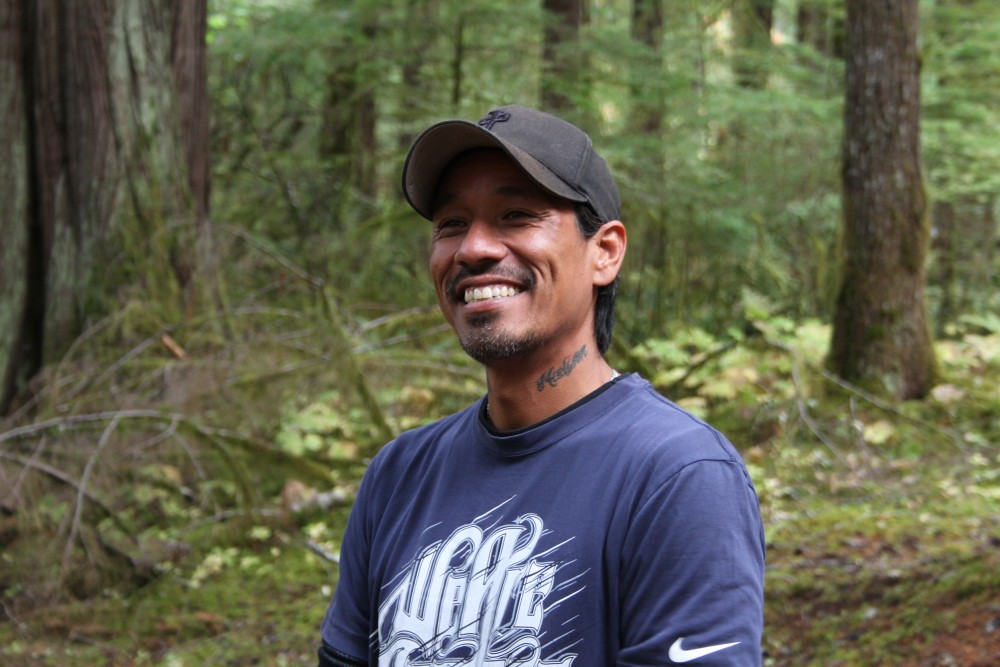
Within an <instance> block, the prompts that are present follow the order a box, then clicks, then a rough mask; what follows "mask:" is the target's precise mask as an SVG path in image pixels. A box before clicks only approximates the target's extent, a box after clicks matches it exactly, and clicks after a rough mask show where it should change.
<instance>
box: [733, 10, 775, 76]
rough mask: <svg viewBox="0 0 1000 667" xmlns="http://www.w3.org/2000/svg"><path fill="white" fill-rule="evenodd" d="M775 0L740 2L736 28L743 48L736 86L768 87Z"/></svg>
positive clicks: (738, 58) (736, 69)
mask: <svg viewBox="0 0 1000 667" xmlns="http://www.w3.org/2000/svg"><path fill="white" fill-rule="evenodd" d="M773 25H774V0H737V1H736V4H735V5H734V7H733V27H734V32H735V38H736V46H737V48H738V49H739V51H738V52H737V54H736V56H735V61H734V63H733V73H734V74H735V75H736V83H737V84H739V85H740V86H742V87H744V88H756V89H763V88H765V87H767V79H768V58H769V57H770V53H769V52H770V50H771V28H772V27H773Z"/></svg>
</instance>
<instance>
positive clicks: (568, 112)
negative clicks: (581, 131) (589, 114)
mask: <svg viewBox="0 0 1000 667" xmlns="http://www.w3.org/2000/svg"><path fill="white" fill-rule="evenodd" d="M542 7H543V9H544V10H545V31H544V41H543V48H542V85H541V98H542V108H543V109H544V110H546V111H551V112H554V113H557V114H559V115H563V116H568V117H570V118H577V122H580V121H579V118H578V117H575V116H574V113H573V112H575V111H577V107H578V104H577V102H578V101H579V100H575V99H574V97H578V96H579V95H574V91H579V90H580V89H581V83H582V81H581V78H582V73H583V72H584V71H585V64H584V63H583V62H581V49H580V29H581V27H582V26H583V23H584V19H585V17H586V14H585V5H584V2H583V0H543V2H542ZM584 106H585V105H584ZM580 111H582V112H583V113H586V111H587V109H586V108H584V109H582V110H580Z"/></svg>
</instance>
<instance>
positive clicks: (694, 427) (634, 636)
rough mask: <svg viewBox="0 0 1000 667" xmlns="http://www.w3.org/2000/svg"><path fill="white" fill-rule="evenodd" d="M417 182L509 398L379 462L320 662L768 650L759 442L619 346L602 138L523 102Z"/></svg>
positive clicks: (725, 658) (430, 165)
mask: <svg viewBox="0 0 1000 667" xmlns="http://www.w3.org/2000/svg"><path fill="white" fill-rule="evenodd" d="M403 189H404V192H405V195H406V198H407V200H408V201H409V202H410V204H411V205H412V206H413V208H414V209H415V210H416V211H417V213H419V214H420V215H422V216H423V217H425V218H428V219H429V220H431V221H432V223H433V232H432V234H433V237H432V238H433V241H432V249H431V258H430V273H431V277H432V279H433V282H434V288H435V290H436V292H437V298H438V303H439V305H440V307H441V311H442V312H443V313H444V316H445V317H446V318H447V320H448V322H449V323H450V324H451V326H452V327H453V328H454V330H455V333H456V334H457V335H458V339H459V341H460V342H461V344H462V347H463V348H464V349H465V351H466V352H467V353H468V354H469V355H471V356H472V357H473V358H475V359H476V360H477V361H479V362H481V363H482V364H483V366H484V367H485V368H486V379H487V387H488V391H487V394H486V396H484V397H483V398H482V399H481V400H479V401H477V402H476V403H475V404H473V405H472V406H470V407H469V408H467V409H465V410H464V411H462V412H460V413H458V414H455V415H452V416H451V417H448V418H446V419H443V420H441V421H438V422H435V423H433V424H429V425H427V426H424V427H422V428H418V429H416V430H414V431H410V432H408V433H404V434H403V435H401V436H400V437H399V438H397V439H396V440H395V441H393V442H392V443H390V444H388V445H387V446H386V447H384V448H383V449H382V451H381V452H380V453H379V454H378V455H377V456H376V457H375V459H374V460H373V461H372V463H371V466H370V467H369V469H368V471H367V473H366V474H365V478H364V480H363V481H362V483H361V487H360V489H359V491H358V496H357V500H356V503H355V507H354V510H353V512H352V514H351V518H350V520H349V522H348V526H347V532H346V534H345V536H344V541H343V548H342V550H341V574H340V582H339V585H338V588H337V591H336V593H335V595H334V598H333V602H332V604H331V605H330V608H329V610H328V611H327V614H326V617H325V619H324V621H323V625H322V640H323V644H322V647H321V649H320V652H319V653H320V665H321V666H323V667H329V666H341V667H342V666H345V665H346V666H354V665H374V664H376V663H377V664H379V665H495V666H501V665H562V666H563V667H570V666H572V667H589V666H594V667H597V666H601V667H607V666H609V665H669V664H674V663H689V664H696V665H759V664H760V661H761V654H760V641H761V632H762V617H763V568H764V537H763V528H762V525H761V521H760V515H759V512H758V507H757V498H756V495H755V493H754V489H753V486H752V484H751V482H750V478H749V476H748V475H747V472H746V469H745V468H744V466H743V464H742V462H741V460H740V457H739V455H738V454H737V452H736V451H735V450H734V449H733V447H732V445H730V444H729V442H728V441H727V440H726V439H725V438H724V437H723V436H721V435H720V434H719V433H718V432H716V431H715V430H713V429H712V428H711V427H709V426H707V425H706V424H704V423H703V422H701V421H699V420H698V419H696V418H694V417H692V416H691V415H689V414H687V413H686V412H684V411H683V410H681V409H680V408H678V407H677V406H676V405H674V404H673V403H670V402H669V401H667V400H666V399H664V398H663V397H661V396H659V395H658V394H657V393H656V392H655V391H654V390H653V388H652V387H651V386H650V385H649V384H648V383H647V382H646V381H644V380H643V379H641V378H640V377H638V376H637V375H625V376H620V375H619V374H618V373H617V372H616V371H614V370H613V369H612V368H611V367H610V366H609V365H608V363H607V361H606V360H605V359H604V356H603V354H604V352H605V351H606V349H607V347H608V345H609V343H610V334H611V327H612V324H613V302H614V293H615V287H616V284H617V275H618V271H619V269H620V268H621V264H622V260H623V258H624V255H625V246H626V234H625V227H624V225H623V224H622V223H621V222H620V221H619V217H620V214H619V206H620V204H619V195H618V189H617V187H616V186H615V183H614V180H613V178H612V177H611V174H610V172H609V171H608V168H607V165H606V164H605V162H604V160H603V159H602V158H601V157H600V156H598V155H597V153H596V152H595V151H594V149H593V146H592V145H591V141H590V138H589V137H588V136H587V135H586V134H584V133H583V132H582V131H581V130H579V129H578V128H576V127H574V126H573V125H571V124H569V123H567V122H565V121H563V120H560V119H558V118H556V117H554V116H551V115H548V114H544V113H541V112H539V111H535V110H532V109H527V108H524V107H519V106H507V107H502V108H499V109H495V110H493V111H491V112H490V113H489V114H487V115H486V116H485V117H484V118H483V119H482V120H480V121H479V123H478V124H476V123H469V122H465V121H446V122H443V123H439V124H437V125H434V126H432V127H430V128H429V129H427V130H426V131H425V132H424V133H423V134H421V135H420V136H419V137H418V138H417V140H416V142H415V143H414V145H413V147H412V148H411V149H410V154H409V156H408V157H407V160H406V164H405V166H404V167H403Z"/></svg>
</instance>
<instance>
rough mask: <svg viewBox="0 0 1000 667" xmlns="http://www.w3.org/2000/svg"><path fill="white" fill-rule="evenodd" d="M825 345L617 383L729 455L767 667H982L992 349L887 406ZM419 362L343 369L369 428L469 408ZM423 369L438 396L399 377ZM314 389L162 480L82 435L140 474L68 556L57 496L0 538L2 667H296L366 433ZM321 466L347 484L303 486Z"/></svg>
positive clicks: (329, 481) (991, 495)
mask: <svg viewBox="0 0 1000 667" xmlns="http://www.w3.org/2000/svg"><path fill="white" fill-rule="evenodd" d="M392 335H393V333H392V332H388V333H387V336H392ZM828 340H829V330H828V329H827V328H826V327H823V326H821V325H818V324H813V323H806V324H799V325H795V324H793V323H791V322H782V321H780V320H778V319H776V318H768V319H766V320H760V321H756V322H754V324H753V327H747V328H746V329H745V331H742V332H734V333H732V334H731V335H730V336H729V337H728V338H726V339H725V340H719V339H715V338H713V337H711V336H708V335H706V334H704V333H702V332H697V331H689V332H679V333H677V334H675V336H674V337H673V338H672V339H671V340H669V341H667V340H663V341H655V340H654V341H647V342H646V343H644V344H643V345H640V346H638V347H637V348H635V349H633V350H628V351H622V352H621V353H620V358H619V359H618V360H617V364H616V365H618V366H619V368H621V369H623V370H625V369H629V368H630V367H631V368H634V369H638V370H641V371H642V372H643V374H644V375H645V376H646V377H649V378H650V379H651V380H652V381H653V382H654V383H655V384H656V385H657V386H658V387H659V388H660V389H661V390H662V391H663V392H664V393H666V394H667V395H669V396H671V397H673V398H675V399H676V400H677V401H678V402H679V403H681V404H683V405H685V406H686V407H688V408H689V409H691V410H693V411H695V412H697V413H700V414H702V415H704V416H705V417H706V418H708V419H709V420H710V421H711V422H712V423H713V424H715V425H717V426H719V427H720V429H721V430H723V431H725V432H726V433H727V434H728V435H730V437H731V439H732V440H733V441H734V442H735V443H737V445H738V446H739V447H740V449H741V450H742V452H743V455H744V457H745V459H746V461H747V463H748V467H749V468H750V471H751V474H752V476H753V478H754V480H755V483H756V485H757V489H758V492H759V495H760V500H761V510H762V514H763V517H764V521H765V526H766V530H767V538H768V543H769V550H768V573H767V608H766V629H765V637H764V646H763V649H764V651H765V664H767V665H774V666H786V665H787V666H801V665H822V666H833V665H844V666H853V665H919V666H924V665H926V666H942V667H944V666H949V665H961V666H985V665H996V664H1000V555H998V554H1000V447H998V442H1000V437H998V435H1000V396H998V392H997V378H998V376H1000V373H998V371H1000V335H998V334H997V332H995V331H993V332H990V331H983V330H977V329H975V328H970V329H969V330H967V331H962V332H955V335H954V336H952V337H951V338H949V339H948V340H945V341H942V342H940V343H939V345H938V351H939V359H940V361H941V371H942V374H941V379H940V383H939V384H938V386H937V387H935V390H934V392H932V395H931V396H929V397H928V398H927V399H925V400H924V401H919V402H910V403H905V404H886V403H884V402H882V401H879V400H878V399H876V398H875V397H872V396H868V395H867V394H865V392H863V391H862V390H860V389H858V388H854V387H851V386H849V385H847V384H846V383H843V382H842V381H839V380H838V379H837V378H834V377H832V376H830V375H829V373H827V372H826V371H825V370H824V369H823V368H822V366H821V359H822V355H823V350H824V349H825V345H826V342H827V341H828ZM355 349H360V347H359V346H356V348H355ZM423 355H424V356H420V355H412V356H407V355H403V354H400V355H397V356H396V357H395V359H396V362H397V363H399V364H401V365H404V364H405V365H406V366H407V368H409V369H410V374H409V375H408V376H407V377H408V378H409V381H408V382H406V383H403V382H401V381H399V380H398V379H396V378H398V377H399V375H398V374H396V373H394V372H393V371H392V369H391V368H390V369H388V370H385V369H384V368H383V371H382V373H381V374H379V372H378V368H379V367H377V366H373V365H371V363H372V362H370V361H366V360H365V359H364V358H363V357H361V356H359V357H358V359H359V363H360V365H361V367H363V368H365V369H366V373H365V377H366V379H367V380H368V382H369V383H370V386H371V388H372V391H373V392H374V396H375V397H376V398H377V399H378V401H379V402H380V403H381V404H382V405H393V406H395V408H394V410H393V411H387V414H386V421H387V422H388V423H389V425H390V426H391V427H392V428H393V429H395V430H398V429H400V428H403V427H407V426H410V425H413V424H414V423H418V422H420V421H423V420H426V419H430V418H433V417H434V416H436V415H437V414H440V413H442V412H447V411H450V410H452V409H454V407H455V404H456V403H461V402H462V401H465V400H467V399H468V398H469V396H472V395H475V393H476V392H477V391H479V390H480V389H479V388H478V385H477V384H476V381H475V380H474V379H472V378H473V377H474V376H473V375H471V374H470V367H469V366H462V365H461V362H451V361H449V362H447V364H446V365H449V371H448V373H441V370H440V369H441V367H442V364H444V362H442V361H441V360H442V359H443V358H444V357H442V356H440V355H438V356H437V357H436V359H437V362H436V363H437V365H436V366H435V365H434V364H430V363H428V359H429V358H430V356H431V355H430V354H429V353H428V352H427V351H426V350H425V351H424V353H423ZM258 356H259V355H258ZM382 356H383V358H384V356H385V355H384V354H383V355H382ZM453 363H454V364H455V365H451V364H453ZM366 364H367V365H366ZM421 364H423V365H424V367H425V368H426V369H428V370H429V371H430V372H433V373H435V374H436V375H437V377H436V378H435V377H418V376H416V375H414V373H415V372H416V371H414V370H413V369H415V368H418V367H420V365H421ZM241 372H243V371H242V370H241ZM473 373H474V371H473ZM446 376H447V377H450V378H452V379H451V380H448V381H444V380H443V378H445V377H446ZM425 380H426V381H425ZM297 382H300V379H299V380H297ZM309 386H310V387H312V388H324V389H323V390H322V391H319V390H317V391H315V394H314V398H311V399H308V400H305V399H301V398H298V397H301V396H302V395H303V394H304V393H307V392H303V391H301V388H299V391H298V392H294V393H291V394H286V393H281V392H278V393H275V394H273V395H272V394H268V398H267V401H268V403H269V404H270V405H272V406H277V407H276V408H275V410H274V412H273V419H271V420H270V421H269V420H268V419H267V418H266V415H265V412H266V411H261V412H260V413H251V412H247V415H248V417H244V419H248V420H249V421H248V422H247V424H245V425H244V427H243V428H242V430H241V429H240V424H239V423H234V424H231V425H229V428H231V429H234V430H236V431H239V432H240V433H243V434H246V433H247V432H248V431H249V432H251V435H252V437H251V435H245V437H244V439H243V440H239V438H236V437H235V436H233V435H232V433H230V432H229V431H227V430H225V429H220V428H208V427H206V426H205V425H204V424H205V420H207V419H209V418H211V416H212V415H213V414H215V413H214V412H212V411H210V410H204V411H202V412H201V413H199V414H197V415H192V414H191V413H190V411H187V412H185V413H184V414H185V415H186V416H185V418H184V419H183V420H182V419H180V417H177V415H174V417H170V416H169V415H168V416H167V417H163V418H161V419H160V422H161V423H160V425H159V426H158V427H157V428H159V429H160V431H158V432H164V433H165V432H169V431H170V429H174V430H175V431H178V432H180V431H183V432H185V433H187V437H186V439H184V438H182V439H181V440H180V442H181V443H182V444H185V447H180V449H179V450H178V451H177V452H175V453H174V454H173V455H172V456H167V454H165V453H164V454H163V455H162V457H161V460H158V461H157V460H149V459H147V458H143V456H142V455H144V453H146V452H148V451H149V450H150V446H149V442H151V438H152V437H153V436H152V435H151V434H150V433H147V432H145V431H143V430H142V429H140V428H139V427H138V426H136V425H133V426H132V430H131V431H130V433H131V434H132V437H131V439H129V438H126V437H125V435H124V434H122V436H121V437H122V438H123V439H122V441H121V442H114V438H112V437H111V435H110V434H111V433H112V431H114V429H113V428H112V426H111V424H109V423H108V420H110V419H111V417H107V418H105V421H103V422H100V427H99V428H97V429H96V430H94V431H93V433H92V434H91V435H92V437H91V439H90V440H91V441H92V440H94V439H95V438H96V436H102V434H106V435H107V436H108V437H107V438H106V439H107V440H108V441H109V442H108V443H107V445H106V446H107V450H106V452H105V454H106V455H108V456H110V453H111V452H114V453H115V454H116V455H117V456H119V457H122V458H121V460H124V461H136V462H138V463H141V466H139V469H140V470H141V471H143V474H142V475H132V476H126V477H122V476H121V475H122V473H118V474H119V477H116V478H112V479H118V480H119V482H127V483H128V484H129V485H130V486H129V487H128V488H129V492H128V493H126V494H121V493H118V494H116V493H115V492H114V486H113V485H111V484H108V485H106V486H100V485H98V484H97V483H96V481H95V482H94V483H93V485H92V487H91V488H90V491H88V493H91V495H92V498H91V499H92V500H93V501H94V503H96V502H98V501H100V502H103V503H104V506H105V509H106V510H107V512H105V513H104V514H101V513H98V514H97V515H96V516H93V517H90V521H91V523H92V524H93V525H94V526H95V528H94V532H93V534H91V533H88V532H87V531H86V523H87V522H86V521H81V522H80V524H81V526H80V530H79V533H78V534H75V538H76V540H77V542H74V541H72V540H69V541H68V538H67V533H68V532H70V530H69V528H68V526H72V525H75V523H76V522H74V521H72V520H71V516H72V514H73V513H72V511H71V510H72V509H73V507H74V504H73V502H72V499H70V500H67V499H66V494H65V493H63V494H62V495H60V493H58V489H59V488H61V487H62V486H66V484H55V485H54V486H53V484H54V483H52V484H49V485H48V486H43V487H42V488H41V491H40V495H39V496H38V497H39V498H41V499H42V502H41V503H40V504H37V505H36V506H35V508H34V511H32V512H27V511H21V512H18V513H17V514H14V515H13V516H4V517H0V519H2V521H3V523H0V544H2V545H3V547H4V548H3V552H2V555H0V602H2V604H3V607H2V611H3V614H2V617H0V664H4V665H13V666H19V665H32V666H34V665H121V666H131V665H169V666H174V665H302V664H312V663H314V649H315V646H316V643H317V641H318V625H319V623H320V620H321V618H322V614H323V612H324V611H325V608H326V605H327V602H328V600H329V596H330V594H331V592H332V590H333V587H334V586H335V585H336V580H337V566H336V564H335V562H334V560H335V555H336V553H337V549H338V546H339V545H338V543H337V540H338V539H339V535H340V533H341V531H342V530H343V525H344V521H345V520H346V516H347V513H348V505H349V498H350V492H351V490H352V488H353V485H354V484H355V483H356V481H357V478H358V476H359V475H360V472H361V470H362V466H361V465H357V463H358V462H363V460H364V451H365V450H366V446H367V445H366V442H368V440H369V439H370V438H371V437H374V436H373V435H372V434H373V433H374V432H375V430H374V429H373V428H372V426H371V406H370V405H369V406H368V407H367V408H366V407H365V404H364V403H363V401H360V400H354V401H351V400H349V399H348V398H347V397H348V396H349V395H350V392H349V391H348V390H346V389H345V390H341V391H335V390H330V389H329V388H328V387H329V386H330V385H329V383H328V382H327V381H326V378H324V377H322V376H316V377H313V378H311V380H310V384H309ZM227 391H233V390H232V389H227ZM274 391H275V392H277V389H274ZM228 400H230V401H234V400H235V399H234V397H233V396H232V395H230V396H228ZM209 405H210V406H213V407H212V410H217V409H219V407H218V406H217V405H215V404H211V403H209ZM176 409H177V410H179V411H183V409H184V406H183V405H180V406H177V408H176ZM125 414H126V413H123V412H122V413H119V416H121V415H125ZM128 414H132V413H128ZM171 414H173V413H171ZM121 419H122V420H123V421H122V424H125V423H126V422H128V420H129V419H131V417H128V416H127V415H126V416H124V417H121ZM136 419H138V417H136ZM60 423H61V424H62V428H63V430H61V431H57V429H55V428H54V427H53V428H52V429H48V430H38V431H37V432H36V431H24V433H25V434H32V435H33V436H35V437H37V438H41V437H42V435H45V437H47V438H48V440H47V441H46V443H45V444H46V447H47V448H48V449H46V450H45V451H59V450H58V448H57V446H58V444H59V442H60V440H59V438H60V437H66V436H65V433H66V432H69V433H71V434H72V432H73V428H75V426H74V424H75V422H74V423H72V424H71V423H70V422H66V421H63V422H60ZM71 426H72V427H73V428H71ZM119 427H120V430H123V431H124V426H122V425H119ZM144 428H146V429H148V428H151V427H149V426H148V425H147V426H146V427H144ZM184 429H186V431H185V430H184ZM76 435H77V436H79V435H80V434H79V433H77V434H76ZM2 437H4V434H0V438H2ZM227 438H228V439H227ZM102 439H104V438H102ZM162 440H163V438H161V439H160V440H157V442H158V443H159V442H161V441H162ZM200 440H204V441H206V443H208V444H205V445H204V446H203V447H202V448H201V449H199V448H198V444H197V443H198V442H199V441H200ZM261 440H262V441H266V442H273V443H275V444H274V445H273V449H274V451H271V450H270V449H269V447H268V446H264V445H260V444H259V442H258V441H261ZM8 442H22V441H21V440H14V439H13V438H10V439H9V440H8ZM31 442H33V443H35V445H34V446H35V449H34V450H33V451H34V453H35V454H34V455H38V454H39V452H41V451H42V448H41V445H39V444H37V442H38V441H37V440H33V441H31ZM73 442H74V443H76V444H79V443H77V441H73ZM80 442H83V440H81V441H80ZM223 445H225V447H223ZM29 449H30V448H29ZM192 450H194V451H192ZM26 451H27V450H26ZM66 451H68V450H65V451H63V452H62V455H65V454H66ZM85 451H90V450H85ZM269 451H270V454H267V453H268V452H269ZM199 453H200V455H199ZM213 453H214V455H215V459H213V458H212V457H211V456H209V455H211V454H213ZM141 454H142V455H141ZM222 454H225V456H222ZM277 454H280V456H277ZM25 456H27V454H26V455H25ZM220 457H221V458H220ZM227 457H228V458H227ZM80 458H81V459H82V463H85V462H86V460H87V456H86V455H82V456H81V457H80ZM91 459H92V460H96V454H93V455H91ZM36 460H38V459H37V456H36V459H32V461H36ZM233 460H238V461H240V462H241V464H240V465H242V466H243V467H244V468H245V469H246V470H247V471H248V472H247V473H246V475H245V476H244V477H237V476H234V475H233V474H230V476H229V477H226V476H225V475H222V476H214V475H212V474H211V472H212V471H230V473H231V470H230V468H229V467H227V466H228V465H229V463H230V462H232V461H233ZM336 461H341V462H343V461H354V462H355V465H353V466H351V465H340V466H339V467H338V468H337V469H336V470H335V471H334V473H332V474H330V475H328V476H326V477H324V476H323V475H321V474H314V475H313V476H312V477H310V478H308V479H305V478H304V477H303V475H305V474H306V473H307V472H309V471H310V470H311V471H313V472H315V465H314V464H317V463H318V464H319V465H320V466H321V467H322V466H329V465H332V462H336ZM50 462H51V463H52V465H55V464H56V463H60V464H61V465H62V466H63V467H62V468H60V469H65V468H67V466H68V463H67V461H66V460H65V459H64V458H56V459H53V460H52V461H50ZM303 462H305V463H310V464H313V467H309V466H306V467H303V465H304V463H303ZM78 463H81V462H78ZM82 463H81V467H83V466H82ZM34 465H35V467H34V468H31V467H30V466H29V465H28V464H27V463H25V464H24V470H28V469H31V470H33V471H34V472H38V471H39V470H40V468H39V466H38V464H37V463H35V464H34ZM94 467H95V471H96V469H97V467H96V466H94ZM199 467H200V468H199ZM201 468H203V469H201ZM196 469H197V470H196ZM78 470H79V469H78ZM74 474H75V475H76V477H73V479H75V480H76V482H77V487H76V491H74V493H73V494H70V495H71V496H72V495H76V496H77V501H76V502H77V506H79V504H80V502H81V500H80V497H81V494H80V492H79V481H80V480H81V479H82V478H83V475H82V473H81V472H77V473H74ZM94 474H95V476H96V474H97V473H96V472H95V473H94ZM199 474H200V475H201V476H199ZM96 479H97V478H96V477H95V480H96ZM302 479H305V481H301V480H302ZM196 482H197V483H196ZM241 485H248V486H250V487H251V489H250V491H251V492H249V493H241V492H240V486H241ZM36 491H38V489H36ZM63 491H65V489H63ZM88 497H90V496H88ZM94 503H91V505H92V504H94ZM88 506H89V505H88ZM22 509H23V508H22ZM108 515H114V516H117V517H118V518H119V519H120V521H119V523H120V524H121V525H118V524H115V523H114V522H111V521H110V519H109V516H108ZM85 518H86V517H85ZM88 535H89V536H90V537H89V538H88V537H87V536H88ZM95 535H96V536H98V537H94V536H95ZM101 535H104V536H105V538H104V539H103V540H102V539H99V536H101ZM108 535H118V536H119V538H120V539H119V540H118V541H115V540H113V539H111V538H110V537H107V536H108ZM88 539H90V540H91V541H90V542H88V541H87V540H88ZM130 540H131V541H130ZM116 544H117V545H126V546H128V545H130V544H131V545H134V544H138V545H141V548H140V547H135V546H133V547H131V548H130V549H131V550H130V549H129V548H125V547H122V548H121V549H120V550H119V551H117V552H115V553H118V554H119V556H121V555H122V553H124V556H123V558H125V560H126V561H127V564H128V565H127V567H126V566H124V565H123V566H122V567H120V568H118V569H117V570H116V569H114V568H112V569H111V572H116V571H117V572H119V574H120V578H119V580H115V579H114V578H113V577H112V578H110V579H109V578H108V571H107V569H105V570H103V571H102V572H103V574H101V575H100V576H98V575H93V576H92V580H87V576H88V572H90V570H88V568H87V567H85V565H86V564H87V563H89V562H90V561H89V560H88V557H89V556H92V555H93V552H94V551H100V550H101V549H105V550H107V548H108V547H110V546H114V545H116ZM74 545H75V550H74V548H71V547H74ZM123 562H125V561H123ZM53 582H59V584H60V585H59V586H56V585H55V584H54V583H53Z"/></svg>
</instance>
